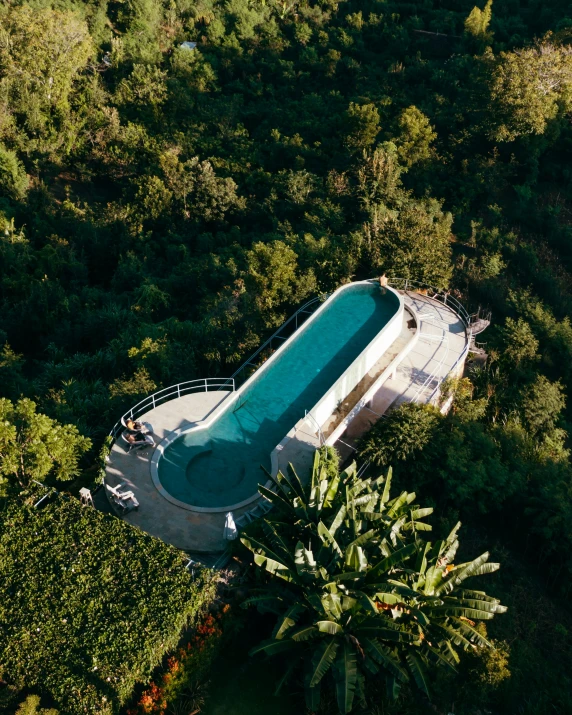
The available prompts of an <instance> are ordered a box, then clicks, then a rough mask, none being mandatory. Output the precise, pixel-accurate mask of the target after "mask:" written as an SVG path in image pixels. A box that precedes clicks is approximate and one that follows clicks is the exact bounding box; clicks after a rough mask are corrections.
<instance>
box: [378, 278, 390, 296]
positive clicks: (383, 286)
mask: <svg viewBox="0 0 572 715" xmlns="http://www.w3.org/2000/svg"><path fill="white" fill-rule="evenodd" d="M388 282H389V281H388V278H387V276H386V275H385V273H384V274H383V275H381V276H379V287H380V288H381V293H382V295H385V294H386V293H387V284H388Z"/></svg>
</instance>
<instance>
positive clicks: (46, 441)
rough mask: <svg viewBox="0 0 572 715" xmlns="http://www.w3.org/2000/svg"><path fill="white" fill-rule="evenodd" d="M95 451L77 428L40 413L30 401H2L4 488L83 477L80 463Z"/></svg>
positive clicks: (0, 427)
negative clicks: (48, 480)
mask: <svg viewBox="0 0 572 715" xmlns="http://www.w3.org/2000/svg"><path fill="white" fill-rule="evenodd" d="M90 448H91V440H89V439H87V438H86V437H82V436H81V435H80V434H79V432H78V430H77V428H76V427H74V426H73V425H62V424H59V423H58V422H56V421H55V420H52V419H50V418H49V417H48V416H47V415H43V414H41V413H38V412H36V404H35V403H34V402H32V401H31V400H28V399H26V398H24V399H21V400H19V401H18V402H17V403H16V404H14V403H12V402H11V401H10V400H7V399H6V398H0V478H1V479H2V482H0V488H1V490H2V491H3V492H4V494H6V492H7V491H10V490H13V489H14V488H17V487H20V488H21V489H25V488H26V487H28V486H29V484H30V482H31V481H32V480H33V479H36V480H42V479H45V478H46V477H54V478H55V479H57V480H59V481H69V480H71V479H73V478H74V477H76V476H77V475H78V474H79V460H80V458H81V456H82V454H84V453H85V452H87V451H88V450H89V449H90Z"/></svg>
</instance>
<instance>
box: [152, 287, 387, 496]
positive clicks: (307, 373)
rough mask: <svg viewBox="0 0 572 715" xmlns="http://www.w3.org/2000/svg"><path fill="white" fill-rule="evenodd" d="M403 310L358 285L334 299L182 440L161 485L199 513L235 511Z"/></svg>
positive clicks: (167, 461) (163, 466)
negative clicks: (287, 441)
mask: <svg viewBox="0 0 572 715" xmlns="http://www.w3.org/2000/svg"><path fill="white" fill-rule="evenodd" d="M398 308H399V300H398V298H397V297H396V296H395V295H394V294H393V293H391V292H389V291H388V292H387V293H386V294H385V295H382V294H381V291H380V289H379V286H378V285H374V284H360V283H357V284H355V286H352V287H350V288H346V289H345V290H342V291H340V292H339V293H336V294H334V295H333V296H332V298H330V299H329V300H328V302H327V303H326V305H325V306H324V308H323V309H322V311H321V313H319V314H318V315H316V316H315V318H314V319H313V320H312V322H310V323H308V324H306V325H305V326H304V327H303V328H301V329H300V330H299V331H298V332H297V333H296V334H295V337H294V338H293V339H292V340H291V342H290V343H289V344H288V345H286V346H284V348H281V349H280V351H279V353H278V355H277V356H276V358H275V359H274V360H273V362H272V363H270V364H269V365H268V367H267V368H266V369H265V370H263V371H262V372H258V373H255V375H254V376H253V377H252V378H251V380H250V382H249V383H247V384H246V385H245V388H244V391H243V392H242V394H241V395H239V397H238V399H237V400H236V401H235V403H234V404H232V405H231V406H230V407H229V408H228V409H227V410H226V411H225V412H223V413H222V414H221V415H220V416H219V417H218V419H217V420H216V421H215V422H214V423H213V424H212V425H211V426H210V427H209V428H208V429H205V430H197V431H194V432H189V433H187V434H183V435H181V436H180V437H179V438H177V439H176V440H175V441H174V442H173V443H172V444H171V445H169V446H168V447H167V448H166V449H165V453H164V455H163V457H162V458H161V459H160V460H159V464H158V471H159V480H160V482H161V484H162V485H163V487H164V489H165V490H166V491H167V492H169V494H171V495H172V496H173V497H175V498H176V499H180V500H181V501H183V502H185V503H187V504H192V505H193V506H200V507H211V508H216V507H224V506H226V505H231V504H237V503H239V502H241V501H244V500H245V499H248V498H249V497H251V496H252V495H253V494H255V493H256V491H257V488H258V483H259V482H264V481H265V477H264V475H263V473H262V471H261V469H260V465H264V466H265V467H266V468H267V469H270V454H271V452H272V451H273V449H274V448H275V447H276V445H277V444H279V442H281V441H282V439H283V438H284V437H285V436H286V434H287V433H288V432H289V431H290V430H291V429H292V427H293V426H294V425H295V424H296V422H298V420H299V419H300V418H301V417H303V416H304V410H311V409H312V408H313V407H314V405H315V404H316V403H317V402H318V401H319V400H320V398H321V397H323V396H324V395H325V394H326V392H327V391H328V390H329V388H330V387H331V386H332V385H333V384H334V383H335V381H336V380H337V379H338V378H339V377H340V375H342V373H343V372H345V370H346V369H347V368H348V367H349V366H350V365H351V363H352V362H353V361H354V360H355V359H356V358H357V357H358V355H359V354H360V353H361V352H362V351H363V350H364V349H365V348H366V346H367V345H368V344H369V343H370V342H371V341H372V340H373V338H374V337H375V336H376V335H377V334H378V333H379V331H380V330H381V329H382V328H383V327H384V325H386V323H387V322H388V321H389V320H390V318H392V317H393V315H394V314H395V313H396V312H397V310H398Z"/></svg>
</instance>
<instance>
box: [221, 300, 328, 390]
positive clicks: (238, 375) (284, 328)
mask: <svg viewBox="0 0 572 715" xmlns="http://www.w3.org/2000/svg"><path fill="white" fill-rule="evenodd" d="M326 298H328V295H326V294H324V295H320V296H317V297H316V298H312V300H309V301H308V302H307V303H304V305H303V306H302V307H301V308H298V310H297V311H296V312H295V313H293V314H292V315H291V316H290V317H289V318H288V320H287V321H286V322H284V323H282V325H281V326H280V327H279V328H278V329H277V330H276V331H275V332H274V333H272V335H271V336H270V337H269V338H268V340H266V341H265V342H264V343H262V345H261V346H260V347H259V348H258V349H257V350H256V351H255V352H254V353H252V355H251V356H250V357H249V358H248V359H247V360H245V361H244V362H243V363H242V365H241V366H240V367H239V368H238V369H237V370H235V371H234V372H233V374H232V375H231V378H232V379H234V380H235V381H236V383H237V384H242V383H243V382H245V381H246V380H247V379H248V378H249V377H250V375H246V376H244V374H243V373H246V372H247V368H249V367H250V368H254V369H253V370H252V372H251V373H250V374H252V373H253V372H255V371H256V370H257V369H258V368H259V367H260V364H257V362H256V360H257V358H258V357H259V355H260V353H262V352H263V351H264V350H265V349H266V348H268V347H270V348H271V349H272V342H273V341H274V340H287V339H288V337H290V335H292V334H293V333H295V332H296V331H297V330H298V328H299V327H301V326H302V325H303V324H304V323H305V322H306V319H305V318H304V320H303V321H302V320H301V319H300V318H301V316H308V315H312V313H313V312H314V311H315V310H317V309H318V308H319V307H320V305H321V304H322V303H323V302H324V301H325V300H326ZM289 331H290V332H289ZM288 332H289V334H288V336H285V335H283V333H288Z"/></svg>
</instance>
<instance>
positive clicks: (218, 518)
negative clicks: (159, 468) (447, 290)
mask: <svg viewBox="0 0 572 715" xmlns="http://www.w3.org/2000/svg"><path fill="white" fill-rule="evenodd" d="M404 298H405V302H406V306H407V308H408V310H409V312H408V311H407V310H406V311H405V314H404V322H403V327H402V331H401V334H400V336H399V337H398V338H397V340H396V341H395V342H394V343H393V344H392V345H391V346H390V347H389V348H388V350H387V351H386V352H385V354H384V355H383V356H382V357H381V358H380V360H379V361H378V362H377V363H376V365H374V366H373V368H372V369H371V371H370V372H369V373H368V375H366V376H365V377H364V379H363V380H362V381H361V382H360V384H359V385H358V386H357V387H356V389H355V390H353V391H352V393H350V395H348V397H347V398H346V400H345V401H344V403H343V404H342V405H341V406H340V409H339V410H338V412H337V413H336V414H335V415H333V416H332V418H331V419H330V420H328V422H327V423H326V424H325V425H323V431H324V434H325V436H326V438H327V436H328V435H330V434H333V432H334V430H336V428H337V427H339V425H340V424H341V421H343V419H344V418H345V417H346V416H347V415H348V414H350V413H351V411H352V409H355V407H356V405H359V401H360V398H361V397H362V396H363V395H365V394H366V392H367V390H368V389H370V388H371V386H372V385H374V384H375V382H376V380H378V379H380V376H381V375H382V374H383V373H384V371H386V370H387V369H388V368H389V366H390V365H391V364H392V362H394V363H398V362H399V361H400V362H399V365H398V367H397V370H396V371H395V376H394V377H390V378H389V379H387V380H385V382H384V384H383V385H382V386H381V388H380V389H379V390H378V391H377V392H376V393H375V395H374V397H373V399H372V401H371V402H370V403H369V405H368V406H369V408H371V410H373V412H372V411H371V410H370V409H368V408H367V407H364V408H362V409H361V410H360V411H359V412H358V413H357V415H356V416H355V418H354V419H353V420H352V421H351V423H350V425H349V427H348V428H347V429H346V431H345V432H344V434H343V435H342V437H341V439H342V440H343V442H344V443H346V445H347V444H349V445H353V444H355V441H356V439H357V438H358V437H359V436H360V435H361V434H363V433H364V432H365V431H366V430H367V429H369V427H370V426H371V424H372V423H373V422H374V421H375V420H377V419H379V416H378V415H381V414H383V413H384V412H385V411H386V410H387V409H388V408H389V407H390V406H392V405H396V404H399V403H400V402H404V401H411V400H417V401H419V402H426V401H427V400H428V399H429V398H430V396H431V393H432V392H433V390H434V389H435V386H436V385H437V384H438V382H439V380H440V379H441V378H442V377H443V376H445V375H447V374H448V373H449V371H450V370H451V368H452V367H453V365H454V364H455V362H456V361H457V360H458V359H459V356H461V354H462V353H463V351H464V349H465V346H466V344H467V335H466V332H465V328H464V325H463V323H462V322H461V320H460V319H459V317H458V316H457V315H456V313H454V312H453V311H452V310H450V309H449V308H447V307H445V306H443V305H442V304H440V303H438V302H436V301H433V300H431V299H429V298H427V297H426V296H422V295H419V294H415V293H412V294H404ZM412 316H415V318H414V319H413V320H412ZM417 327H418V328H419V336H418V338H417V341H416V342H415V343H414V345H413V347H412V348H411V347H410V345H409V343H410V342H412V341H413V340H414V337H415V333H416V330H417ZM408 346H409V347H408ZM406 348H407V349H409V348H410V349H409V352H408V353H407V355H406V356H405V357H403V358H400V357H399V356H400V355H401V354H402V353H403V352H406ZM391 369H392V370H393V367H392V368H391ZM230 394H231V393H230V392H223V391H216V390H214V391H211V392H199V393H194V394H191V395H186V396H184V397H181V398H178V399H175V400H171V401H169V402H166V403H164V404H162V405H160V406H159V407H157V408H156V409H154V410H151V411H150V412H148V413H146V414H145V415H143V416H142V417H140V418H139V419H141V420H142V421H144V422H150V423H151V425H152V426H153V432H154V435H155V438H156V441H157V442H160V441H161V440H162V439H163V438H164V437H165V436H166V435H167V434H168V433H169V432H172V431H173V430H175V429H180V428H185V427H187V426H190V425H191V423H195V424H196V423H197V422H200V421H202V420H204V419H206V418H207V416H208V415H210V414H211V412H212V411H213V410H214V409H215V408H216V407H217V406H218V405H220V404H221V403H222V402H223V401H224V400H225V399H227V398H228V396H229V395H230ZM376 413H377V414H376ZM316 432H317V430H316V426H315V425H312V424H311V423H310V422H305V421H304V419H302V420H300V422H299V423H298V425H297V426H296V431H295V435H294V436H293V438H292V439H291V440H290V441H289V442H287V443H286V445H285V446H284V449H283V450H282V451H281V452H280V453H279V457H278V466H279V468H280V469H281V470H282V471H284V472H285V471H286V469H287V465H288V463H289V462H292V463H293V464H294V466H295V468H296V469H297V471H298V473H299V474H300V475H301V476H305V475H306V474H308V473H309V470H310V467H311V464H312V460H313V455H314V452H315V450H316V448H317V447H319V445H320V437H319V435H318V434H317V433H316ZM336 447H337V448H338V449H339V451H340V453H341V454H342V456H348V455H350V454H351V453H352V450H351V449H350V448H348V447H347V446H345V445H344V444H342V443H340V442H336ZM152 453H153V450H152V449H147V450H136V451H132V452H131V453H128V452H127V450H126V446H125V443H124V442H122V440H121V439H119V440H118V441H117V442H116V443H115V444H114V446H113V449H112V451H111V454H110V458H109V464H108V466H107V470H106V472H107V475H106V480H107V483H108V484H110V485H111V486H117V485H119V484H123V485H125V488H126V489H130V490H132V491H133V492H134V493H135V495H136V497H137V500H138V501H139V504H140V506H139V509H138V510H137V511H132V512H130V513H128V514H127V515H125V516H124V517H123V518H124V519H125V520H126V521H128V522H129V523H131V524H133V525H134V526H137V527H139V528H140V529H142V530H143V531H146V532H148V533H149V534H152V535H153V536H156V537H158V538H160V539H162V540H163V541H166V542H168V543H171V544H173V545H174V546H177V547H178V548H180V549H183V550H185V551H188V552H190V553H203V554H204V553H216V552H220V551H221V550H222V549H223V548H224V546H225V542H224V541H223V538H222V534H223V528H224V520H225V515H224V513H220V512H219V513H201V512H196V511H189V510H188V509H184V508H182V507H180V506H177V505H176V504H173V503H171V502H170V501H168V500H167V499H165V498H164V497H163V496H162V495H161V494H160V493H159V492H158V491H157V489H156V487H155V485H154V484H153V481H152V479H151V471H150V459H151V455H152ZM262 481H264V476H263V474H262V472H261V482H262ZM253 506H255V505H253V504H250V505H248V506H246V507H243V508H242V509H238V510H236V511H235V512H234V516H235V519H238V518H239V517H240V516H241V515H242V514H243V513H245V512H246V511H248V510H250V509H252V508H253Z"/></svg>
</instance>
